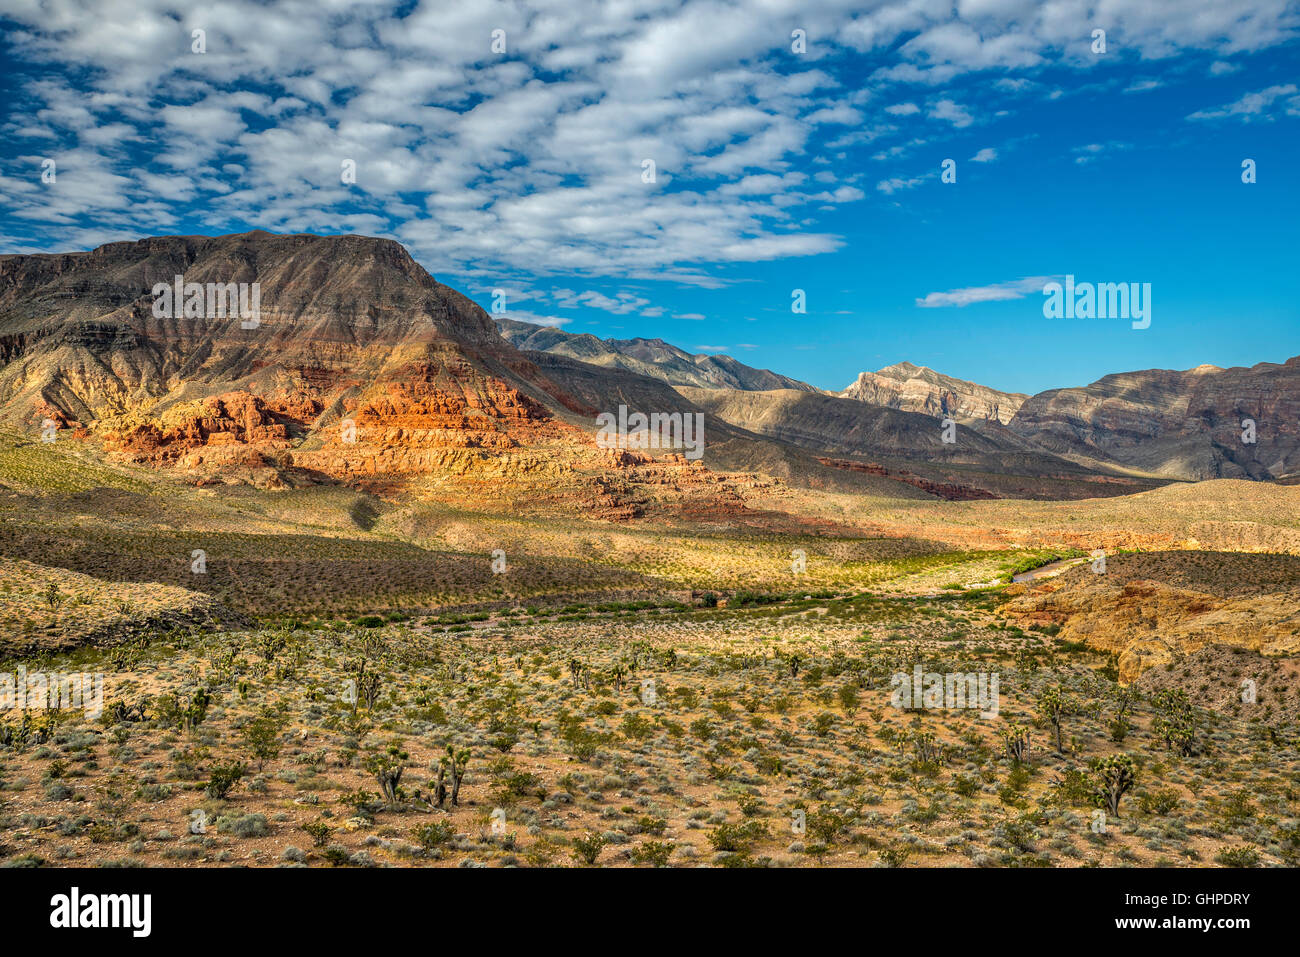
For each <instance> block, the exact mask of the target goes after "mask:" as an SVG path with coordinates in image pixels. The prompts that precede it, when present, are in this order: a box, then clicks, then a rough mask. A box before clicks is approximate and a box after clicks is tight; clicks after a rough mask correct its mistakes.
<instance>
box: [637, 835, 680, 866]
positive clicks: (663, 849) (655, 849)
mask: <svg viewBox="0 0 1300 957" xmlns="http://www.w3.org/2000/svg"><path fill="white" fill-rule="evenodd" d="M673 847H674V845H673V844H671V843H669V842H667V841H645V842H643V843H641V844H638V845H637V846H636V847H635V848H633V849H632V860H633V861H634V862H635V863H637V864H649V865H650V866H651V867H667V866H668V858H670V857H672V853H673Z"/></svg>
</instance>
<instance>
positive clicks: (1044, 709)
mask: <svg viewBox="0 0 1300 957" xmlns="http://www.w3.org/2000/svg"><path fill="white" fill-rule="evenodd" d="M1038 713H1039V714H1040V715H1042V716H1043V720H1045V721H1046V722H1047V723H1048V724H1050V725H1051V726H1052V730H1053V731H1054V732H1055V733H1056V750H1057V751H1058V752H1059V753H1062V754H1063V753H1064V752H1065V749H1064V747H1062V745H1061V722H1062V721H1063V719H1064V718H1065V716H1066V715H1069V714H1073V713H1074V708H1073V706H1072V705H1071V703H1070V700H1069V699H1068V698H1067V697H1066V696H1065V693H1064V692H1063V691H1062V690H1061V689H1060V688H1059V687H1056V688H1048V689H1047V690H1046V691H1044V692H1043V693H1042V694H1040V695H1039V696H1038Z"/></svg>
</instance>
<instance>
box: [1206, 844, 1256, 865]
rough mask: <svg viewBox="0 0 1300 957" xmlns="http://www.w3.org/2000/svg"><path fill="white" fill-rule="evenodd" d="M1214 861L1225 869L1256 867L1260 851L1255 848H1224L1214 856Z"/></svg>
mask: <svg viewBox="0 0 1300 957" xmlns="http://www.w3.org/2000/svg"><path fill="white" fill-rule="evenodd" d="M1214 861H1215V863H1216V864H1221V865H1223V866H1224V867H1256V866H1258V865H1259V851H1257V850H1256V849H1255V848H1253V847H1224V848H1222V849H1220V851H1219V853H1218V854H1216V855H1214Z"/></svg>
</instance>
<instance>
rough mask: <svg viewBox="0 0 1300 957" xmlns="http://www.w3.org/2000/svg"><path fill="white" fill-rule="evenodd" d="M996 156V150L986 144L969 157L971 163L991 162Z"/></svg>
mask: <svg viewBox="0 0 1300 957" xmlns="http://www.w3.org/2000/svg"><path fill="white" fill-rule="evenodd" d="M997 158H998V151H997V150H995V149H994V148H993V147H991V146H986V147H984V148H983V149H982V150H980V151H979V152H978V153H976V154H975V155H974V156H972V157H971V158H970V161H971V162H972V163H992V162H993V161H994V160H995V159H997Z"/></svg>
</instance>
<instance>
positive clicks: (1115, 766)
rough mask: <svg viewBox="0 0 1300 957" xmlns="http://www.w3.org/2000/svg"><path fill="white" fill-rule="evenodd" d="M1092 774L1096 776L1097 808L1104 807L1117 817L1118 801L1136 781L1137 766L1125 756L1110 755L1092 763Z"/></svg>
mask: <svg viewBox="0 0 1300 957" xmlns="http://www.w3.org/2000/svg"><path fill="white" fill-rule="evenodd" d="M1093 772H1094V773H1095V774H1096V776H1097V793H1096V800H1097V804H1098V806H1103V807H1105V808H1106V810H1108V811H1109V812H1110V813H1111V814H1112V815H1113V816H1114V817H1119V802H1120V799H1121V798H1123V797H1124V795H1125V794H1127V793H1128V790H1129V789H1130V788H1131V787H1133V783H1134V782H1135V781H1136V780H1137V765H1136V764H1134V763H1133V759H1132V758H1131V757H1129V756H1128V755H1127V754H1112V755H1111V756H1110V757H1107V758H1098V759H1097V760H1096V761H1095V762H1094V763H1093Z"/></svg>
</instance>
